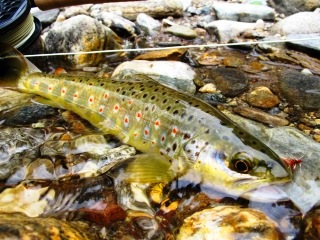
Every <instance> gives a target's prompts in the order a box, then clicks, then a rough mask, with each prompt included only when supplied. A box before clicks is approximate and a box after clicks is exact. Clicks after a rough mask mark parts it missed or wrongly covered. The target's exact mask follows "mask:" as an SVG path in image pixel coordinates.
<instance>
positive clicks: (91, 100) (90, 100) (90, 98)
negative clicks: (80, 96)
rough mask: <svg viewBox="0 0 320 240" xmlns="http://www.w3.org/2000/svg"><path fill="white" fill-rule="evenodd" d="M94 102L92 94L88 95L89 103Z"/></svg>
mask: <svg viewBox="0 0 320 240" xmlns="http://www.w3.org/2000/svg"><path fill="white" fill-rule="evenodd" d="M93 102H94V98H93V96H90V97H89V104H92V103H93Z"/></svg>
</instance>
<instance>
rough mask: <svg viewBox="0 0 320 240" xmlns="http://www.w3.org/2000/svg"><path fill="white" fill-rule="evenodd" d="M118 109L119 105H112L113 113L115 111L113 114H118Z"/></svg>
mask: <svg viewBox="0 0 320 240" xmlns="http://www.w3.org/2000/svg"><path fill="white" fill-rule="evenodd" d="M119 109H120V107H119V105H118V104H116V105H114V111H115V112H118V111H119Z"/></svg>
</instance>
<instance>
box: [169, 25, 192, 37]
mask: <svg viewBox="0 0 320 240" xmlns="http://www.w3.org/2000/svg"><path fill="white" fill-rule="evenodd" d="M163 32H164V33H170V34H172V35H174V36H177V37H181V38H185V39H194V38H196V37H197V32H196V31H194V30H193V29H191V28H189V27H186V26H182V25H173V26H171V27H168V28H166V29H165V30H164V31H163Z"/></svg>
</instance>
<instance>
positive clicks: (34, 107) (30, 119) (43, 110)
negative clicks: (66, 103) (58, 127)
mask: <svg viewBox="0 0 320 240" xmlns="http://www.w3.org/2000/svg"><path fill="white" fill-rule="evenodd" d="M56 115H57V110H56V109H54V108H53V107H50V106H46V105H40V104H35V103H30V104H28V105H26V106H23V107H20V108H18V109H16V110H15V111H14V112H12V113H10V115H7V116H6V115H4V116H5V122H4V125H6V126H17V125H29V124H31V123H36V122H37V121H39V120H41V119H44V118H49V117H51V116H56Z"/></svg>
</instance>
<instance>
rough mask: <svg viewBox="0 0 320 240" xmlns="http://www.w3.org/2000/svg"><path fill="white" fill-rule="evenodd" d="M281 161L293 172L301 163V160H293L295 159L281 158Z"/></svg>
mask: <svg viewBox="0 0 320 240" xmlns="http://www.w3.org/2000/svg"><path fill="white" fill-rule="evenodd" d="M281 159H282V161H284V163H285V164H286V165H287V166H288V167H289V168H291V169H292V170H294V169H295V168H296V167H297V165H299V164H300V163H302V160H301V159H295V158H281Z"/></svg>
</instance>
